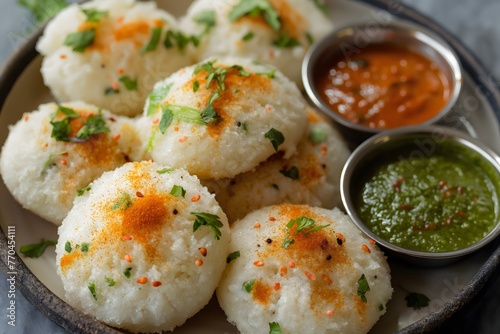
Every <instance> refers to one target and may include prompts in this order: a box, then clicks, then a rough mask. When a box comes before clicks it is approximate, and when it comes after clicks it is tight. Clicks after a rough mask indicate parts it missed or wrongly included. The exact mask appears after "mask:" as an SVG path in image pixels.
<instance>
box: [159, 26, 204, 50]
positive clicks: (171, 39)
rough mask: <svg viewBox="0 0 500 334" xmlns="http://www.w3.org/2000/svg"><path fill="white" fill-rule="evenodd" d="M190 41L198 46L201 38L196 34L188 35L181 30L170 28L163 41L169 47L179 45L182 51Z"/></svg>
mask: <svg viewBox="0 0 500 334" xmlns="http://www.w3.org/2000/svg"><path fill="white" fill-rule="evenodd" d="M189 43H193V45H194V46H198V44H199V43H200V40H199V38H198V37H196V36H188V35H185V34H183V33H182V32H180V31H175V30H169V31H167V34H166V36H165V40H164V41H163V45H164V46H165V47H166V48H167V49H171V48H173V47H177V48H178V49H179V50H180V51H183V50H184V49H185V48H186V46H187V45H188V44H189Z"/></svg>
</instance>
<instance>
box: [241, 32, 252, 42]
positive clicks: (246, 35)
mask: <svg viewBox="0 0 500 334" xmlns="http://www.w3.org/2000/svg"><path fill="white" fill-rule="evenodd" d="M254 36H255V34H254V33H253V32H251V31H249V32H247V33H246V34H245V35H243V37H242V38H241V40H242V41H245V42H247V41H249V40H251V39H252V38H253V37H254Z"/></svg>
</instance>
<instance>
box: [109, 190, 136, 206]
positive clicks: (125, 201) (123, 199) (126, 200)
mask: <svg viewBox="0 0 500 334" xmlns="http://www.w3.org/2000/svg"><path fill="white" fill-rule="evenodd" d="M131 205H132V198H131V197H130V195H129V194H127V193H126V192H124V193H122V194H121V196H120V199H119V200H118V201H116V203H115V204H113V206H112V207H111V210H118V209H120V210H126V209H128V208H129V207H130V206H131Z"/></svg>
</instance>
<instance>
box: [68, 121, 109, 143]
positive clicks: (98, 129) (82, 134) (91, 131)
mask: <svg viewBox="0 0 500 334" xmlns="http://www.w3.org/2000/svg"><path fill="white" fill-rule="evenodd" d="M109 131H110V130H109V128H108V127H107V126H106V121H105V120H104V118H103V117H102V116H101V115H90V116H89V117H88V118H87V120H86V121H85V124H84V125H83V127H82V128H81V129H80V130H79V131H78V132H77V133H76V138H79V139H83V140H89V139H90V137H91V136H92V135H96V134H99V133H106V132H109Z"/></svg>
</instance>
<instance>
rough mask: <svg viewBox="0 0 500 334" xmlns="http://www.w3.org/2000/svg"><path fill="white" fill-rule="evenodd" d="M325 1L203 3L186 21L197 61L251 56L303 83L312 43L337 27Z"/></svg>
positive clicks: (183, 22) (226, 0)
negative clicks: (194, 39)
mask: <svg viewBox="0 0 500 334" xmlns="http://www.w3.org/2000/svg"><path fill="white" fill-rule="evenodd" d="M327 11H328V8H327V7H326V6H325V5H322V4H321V1H304V0H259V1H247V0H198V1H195V2H193V4H192V5H191V6H190V7H189V9H188V12H187V15H186V16H185V17H184V18H183V19H182V20H181V25H182V29H183V30H184V31H185V32H186V34H188V35H195V36H198V39H199V45H198V46H196V47H193V49H194V55H195V57H196V60H198V61H200V60H202V59H204V58H206V57H211V56H213V57H227V56H237V57H248V58H252V59H255V60H258V61H261V62H264V63H267V64H271V65H274V66H276V67H277V68H279V69H280V70H281V71H282V72H283V73H284V74H285V75H286V76H287V77H289V78H290V79H291V80H293V81H295V82H296V83H297V84H298V85H299V86H301V85H302V81H301V75H300V69H301V64H302V59H303V58H304V55H305V53H306V52H307V50H308V49H309V47H310V45H311V44H312V43H313V42H314V41H315V40H317V39H319V38H321V37H323V36H324V35H326V34H327V33H328V32H330V31H331V30H332V29H333V25H332V23H331V21H330V19H329V18H328V13H327Z"/></svg>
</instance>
